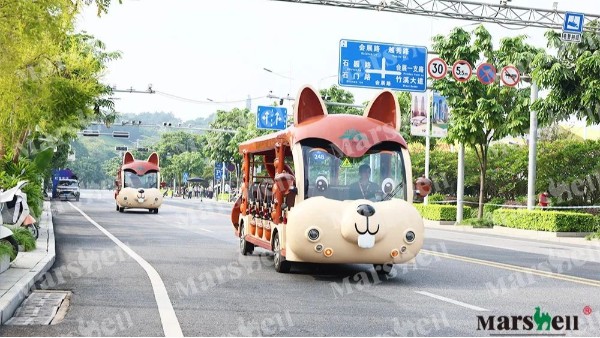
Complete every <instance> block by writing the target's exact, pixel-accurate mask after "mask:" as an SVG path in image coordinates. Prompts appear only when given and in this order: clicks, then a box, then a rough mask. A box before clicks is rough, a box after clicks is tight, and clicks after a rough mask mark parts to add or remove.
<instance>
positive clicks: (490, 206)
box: [483, 197, 505, 220]
mask: <svg viewBox="0 0 600 338" xmlns="http://www.w3.org/2000/svg"><path fill="white" fill-rule="evenodd" d="M504 202H505V200H504V198H501V197H494V198H492V199H491V200H490V201H489V202H487V203H486V204H485V205H484V206H483V217H484V218H487V219H489V220H491V219H492V214H493V213H494V210H498V209H500V208H501V207H500V206H498V205H502V204H504Z"/></svg>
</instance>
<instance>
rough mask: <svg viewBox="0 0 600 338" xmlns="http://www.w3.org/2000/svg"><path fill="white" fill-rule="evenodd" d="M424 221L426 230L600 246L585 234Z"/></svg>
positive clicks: (599, 243)
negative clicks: (477, 226)
mask: <svg viewBox="0 0 600 338" xmlns="http://www.w3.org/2000/svg"><path fill="white" fill-rule="evenodd" d="M424 221H425V229H435V230H447V231H454V232H467V233H471V234H480V235H494V236H504V237H510V238H516V239H523V240H536V241H548V242H557V243H562V244H575V245H581V246H593V247H598V246H599V245H600V241H598V240H592V241H588V240H587V239H585V238H584V236H585V234H583V233H556V232H548V231H535V230H525V229H513V228H506V227H501V226H494V227H493V228H474V227H472V226H468V225H454V222H436V221H430V220H425V219H424ZM440 223H441V224H440ZM450 223H452V224H450Z"/></svg>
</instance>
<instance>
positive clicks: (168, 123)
mask: <svg viewBox="0 0 600 338" xmlns="http://www.w3.org/2000/svg"><path fill="white" fill-rule="evenodd" d="M172 125H173V124H172V123H171V122H163V127H171V126H172Z"/></svg>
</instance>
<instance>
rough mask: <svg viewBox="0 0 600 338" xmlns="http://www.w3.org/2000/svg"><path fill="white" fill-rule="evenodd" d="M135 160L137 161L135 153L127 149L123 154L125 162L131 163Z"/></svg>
mask: <svg viewBox="0 0 600 338" xmlns="http://www.w3.org/2000/svg"><path fill="white" fill-rule="evenodd" d="M133 161H135V159H134V158H133V154H131V153H130V152H128V151H126V152H125V155H123V164H127V163H131V162H133Z"/></svg>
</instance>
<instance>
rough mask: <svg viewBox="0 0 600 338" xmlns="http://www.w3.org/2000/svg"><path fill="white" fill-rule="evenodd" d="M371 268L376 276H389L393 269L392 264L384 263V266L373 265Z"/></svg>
mask: <svg viewBox="0 0 600 338" xmlns="http://www.w3.org/2000/svg"><path fill="white" fill-rule="evenodd" d="M373 268H374V269H375V272H377V274H378V275H389V274H390V273H391V272H392V269H393V268H394V264H391V263H386V264H373Z"/></svg>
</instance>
